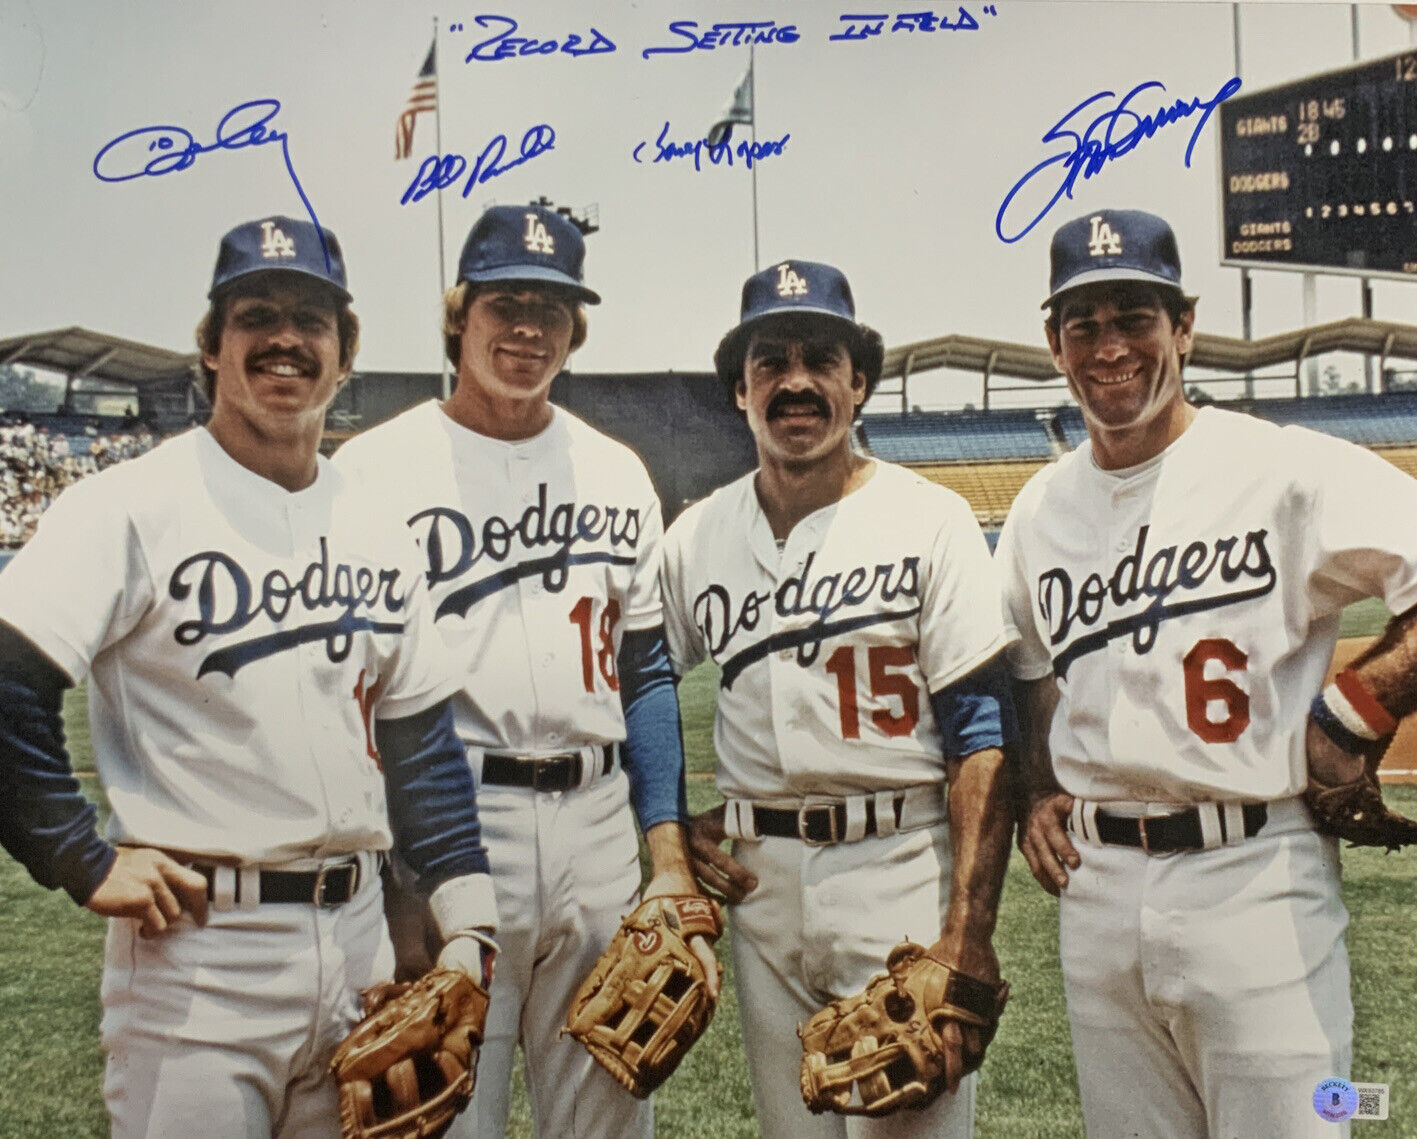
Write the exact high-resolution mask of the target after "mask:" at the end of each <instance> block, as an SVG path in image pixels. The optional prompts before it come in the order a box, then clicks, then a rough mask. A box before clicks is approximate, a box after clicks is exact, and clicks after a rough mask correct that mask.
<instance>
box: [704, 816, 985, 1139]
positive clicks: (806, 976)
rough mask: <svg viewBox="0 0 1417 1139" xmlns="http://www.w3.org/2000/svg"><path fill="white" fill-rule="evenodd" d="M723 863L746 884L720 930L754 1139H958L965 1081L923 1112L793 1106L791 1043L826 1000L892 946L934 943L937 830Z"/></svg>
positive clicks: (798, 846) (941, 907)
mask: <svg viewBox="0 0 1417 1139" xmlns="http://www.w3.org/2000/svg"><path fill="white" fill-rule="evenodd" d="M732 853H733V857H734V858H736V859H737V860H738V861H739V862H741V863H742V864H743V865H744V866H745V867H747V868H748V870H750V871H751V872H752V873H753V874H755V875H756V876H757V879H758V887H757V889H755V890H754V891H753V892H752V893H751V894H749V895H748V897H747V898H745V899H744V900H743V901H742V902H740V903H739V904H738V905H736V906H734V907H732V910H731V920H732V923H733V968H734V982H735V985H736V988H737V993H738V1008H739V1016H740V1018H741V1021H742V1031H743V1046H744V1049H745V1051H746V1052H747V1055H748V1074H749V1077H750V1078H751V1079H752V1083H753V1103H754V1105H755V1107H756V1108H757V1114H758V1124H759V1126H760V1127H761V1128H762V1132H763V1135H764V1136H765V1137H766V1139H888V1137H889V1139H915V1137H917V1136H937V1137H948V1139H969V1136H970V1135H972V1134H973V1131H974V1084H975V1077H974V1076H969V1077H967V1078H966V1079H965V1080H964V1082H963V1083H962V1084H961V1086H960V1089H959V1091H958V1092H957V1093H956V1094H955V1095H949V1094H945V1095H942V1096H941V1097H940V1098H939V1099H938V1100H936V1101H935V1102H934V1103H933V1104H931V1105H930V1107H928V1108H926V1109H925V1110H923V1111H900V1112H896V1113H895V1114H893V1115H888V1116H884V1117H882V1118H880V1119H867V1118H865V1117H864V1116H853V1117H847V1116H840V1115H832V1114H823V1115H813V1114H812V1113H811V1112H809V1111H808V1110H807V1108H806V1106H805V1105H804V1104H803V1102H802V1089H801V1070H802V1042H801V1040H800V1039H799V1038H798V1036H797V1026H798V1025H799V1024H804V1023H805V1022H806V1021H807V1020H808V1019H810V1018H811V1017H812V1015H813V1014H815V1013H816V1012H818V1011H819V1010H820V1009H822V1008H823V1007H824V1006H825V1005H827V1004H828V1003H829V1002H830V1001H832V1000H835V999H836V998H838V997H846V996H851V995H853V994H855V993H859V992H860V991H861V990H862V989H863V988H865V987H866V983H867V982H868V981H869V980H870V979H871V978H872V977H873V976H875V975H876V974H877V973H884V972H885V970H886V955H887V954H888V953H889V952H890V951H891V950H892V949H893V948H895V946H896V945H898V944H899V943H900V942H901V940H902V939H904V938H906V937H908V938H910V939H911V940H912V941H915V942H919V943H920V944H922V945H927V946H928V945H931V944H933V943H934V942H935V940H936V939H937V938H938V937H939V936H940V925H941V922H942V921H943V920H944V914H945V910H946V908H947V906H948V903H949V892H950V866H951V859H950V846H949V833H948V829H947V828H946V826H945V825H944V824H943V823H940V824H937V825H935V826H932V827H922V828H920V829H919V830H913V831H906V832H904V833H902V834H895V835H892V836H890V837H889V838H880V837H872V838H867V839H862V840H861V841H860V842H850V843H837V844H835V845H832V846H808V845H807V844H806V843H804V842H802V841H801V840H800V839H795V838H764V839H761V840H759V841H757V842H749V841H745V840H741V839H739V840H735V841H734V843H733V851H732Z"/></svg>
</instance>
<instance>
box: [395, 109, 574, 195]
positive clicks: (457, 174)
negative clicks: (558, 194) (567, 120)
mask: <svg viewBox="0 0 1417 1139" xmlns="http://www.w3.org/2000/svg"><path fill="white" fill-rule="evenodd" d="M555 146H556V132H555V131H554V130H552V129H551V128H550V127H549V126H547V125H546V124H545V123H538V124H537V125H536V126H534V127H529V128H528V129H527V132H526V133H525V134H524V135H522V141H521V147H520V150H519V152H518V154H517V157H515V158H512V159H509V160H508V161H505V162H504V161H503V159H504V158H505V157H506V154H507V136H506V135H504V134H499V135H496V136H494V137H493V138H492V140H491V141H490V142H489V143H488V144H487V145H486V146H484V147H483V148H482V153H481V154H479V155H478V156H477V158H476V159H475V160H474V161H473V164H472V169H471V171H470V172H468V174H467V183H466V185H464V186H463V188H462V196H463V197H464V198H465V197H467V196H468V195H469V194H470V193H472V190H473V187H474V186H479V185H481V184H482V183H484V182H490V181H491V180H492V179H493V178H496V177H497V176H498V175H499V174H505V173H506V172H507V171H508V170H515V169H516V168H517V167H518V166H520V165H521V164H522V163H523V162H530V161H531V160H532V159H533V158H535V157H536V156H537V155H539V154H545V153H546V152H547V151H548V150H552V149H554V148H555ZM467 170H468V165H467V159H466V158H464V157H463V156H462V155H461V154H443V155H438V154H430V155H429V156H428V157H427V158H425V159H424V160H423V164H422V165H421V166H419V168H418V173H417V174H415V175H414V176H413V181H412V182H410V183H409V184H408V189H407V190H405V191H404V192H403V197H401V198H400V199H399V205H401V206H406V205H408V204H409V203H411V202H419V201H422V200H423V199H424V198H426V197H427V196H428V195H429V194H431V193H433V191H434V190H441V189H443V188H444V187H447V186H451V185H452V184H453V183H454V182H456V181H457V180H458V179H459V178H461V177H462V176H463V173H464V172H465V171H467Z"/></svg>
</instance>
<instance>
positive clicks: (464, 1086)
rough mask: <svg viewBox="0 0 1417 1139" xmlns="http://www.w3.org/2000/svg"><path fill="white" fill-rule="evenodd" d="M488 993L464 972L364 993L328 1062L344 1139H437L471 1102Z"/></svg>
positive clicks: (444, 973)
mask: <svg viewBox="0 0 1417 1139" xmlns="http://www.w3.org/2000/svg"><path fill="white" fill-rule="evenodd" d="M487 1000H488V998H487V990H486V989H484V988H482V986H481V985H479V984H478V983H477V982H476V981H474V980H473V979H472V977H470V976H468V974H467V973H464V972H463V971H462V970H461V969H441V968H438V969H434V970H432V971H431V972H430V973H428V974H426V975H425V976H423V977H422V978H421V979H419V980H417V981H414V982H411V983H390V984H385V985H375V986H374V987H373V988H372V989H369V990H368V991H367V992H365V993H364V1019H363V1020H361V1021H360V1022H359V1023H358V1024H357V1025H355V1026H354V1030H353V1031H352V1032H351V1033H350V1034H349V1036H348V1037H346V1038H345V1041H344V1043H343V1044H341V1045H340V1046H339V1048H338V1049H337V1050H336V1051H335V1054H334V1058H333V1059H332V1060H331V1061H330V1071H331V1072H332V1073H333V1074H334V1077H335V1082H336V1084H338V1086H339V1114H340V1127H341V1129H342V1130H343V1132H344V1136H345V1139H436V1137H437V1136H440V1135H442V1134H444V1132H446V1131H447V1130H448V1128H449V1127H450V1126H451V1125H452V1122H453V1118H454V1117H455V1116H456V1115H457V1114H458V1112H460V1111H462V1110H463V1108H465V1107H467V1105H468V1102H469V1101H470V1100H471V1099H472V1089H473V1084H474V1081H475V1079H476V1073H477V1051H478V1049H479V1048H480V1047H481V1046H482V1035H483V1028H484V1026H485V1025H486V1023H487Z"/></svg>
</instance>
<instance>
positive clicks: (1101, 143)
mask: <svg viewBox="0 0 1417 1139" xmlns="http://www.w3.org/2000/svg"><path fill="white" fill-rule="evenodd" d="M1152 88H1156V89H1158V90H1161V91H1165V90H1166V87H1165V85H1164V84H1162V83H1160V82H1159V81H1157V80H1155V79H1153V80H1150V81H1149V82H1146V83H1138V84H1137V85H1136V86H1135V87H1133V88H1132V89H1131V90H1130V91H1128V92H1127V93H1126V94H1125V95H1124V96H1122V98H1121V100H1120V101H1119V102H1118V103H1117V105H1116V106H1115V107H1113V108H1112V109H1111V110H1108V111H1104V112H1103V113H1102V114H1100V115H1098V116H1097V117H1096V118H1095V119H1093V120H1092V122H1090V123H1089V124H1088V125H1087V129H1086V130H1085V131H1083V133H1082V134H1078V133H1077V131H1076V130H1073V129H1069V127H1070V124H1071V121H1072V118H1073V116H1074V115H1076V114H1077V113H1078V112H1079V111H1081V110H1083V109H1084V108H1085V107H1091V106H1092V105H1093V104H1094V103H1096V102H1098V101H1099V100H1103V99H1114V98H1116V93H1115V92H1113V91H1099V92H1098V93H1097V94H1096V95H1093V96H1091V97H1090V98H1087V99H1084V100H1083V101H1082V102H1081V103H1079V104H1078V105H1077V106H1076V107H1074V108H1073V109H1072V110H1070V111H1069V112H1068V113H1067V114H1065V115H1064V116H1063V117H1062V118H1061V119H1059V120H1058V121H1057V122H1056V123H1055V124H1053V126H1051V127H1050V128H1048V132H1047V133H1046V134H1045V135H1044V136H1043V139H1042V141H1043V142H1045V143H1051V142H1067V143H1068V144H1069V149H1066V150H1060V151H1058V152H1057V153H1056V154H1053V155H1051V156H1050V157H1048V158H1045V159H1044V160H1043V161H1042V162H1040V163H1039V164H1038V165H1037V166H1035V167H1034V168H1033V169H1032V170H1030V171H1029V172H1028V173H1027V174H1025V175H1024V176H1023V177H1022V178H1020V179H1019V180H1018V181H1017V182H1016V183H1014V187H1013V189H1011V190H1010V191H1009V192H1008V193H1007V194H1006V195H1005V196H1004V200H1003V202H1002V203H1001V204H1000V205H999V212H998V214H997V215H995V218H994V232H995V233H997V234H998V235H999V240H1000V241H1006V242H1015V241H1018V240H1019V239H1020V238H1021V237H1023V236H1024V235H1025V234H1027V233H1028V232H1029V230H1031V229H1032V228H1033V227H1034V226H1036V225H1037V224H1038V223H1039V222H1040V221H1042V220H1043V218H1044V217H1045V216H1046V215H1047V213H1048V211H1049V210H1051V209H1052V208H1053V207H1054V206H1055V205H1057V204H1058V199H1059V198H1061V197H1062V196H1063V195H1064V194H1066V195H1067V196H1068V197H1069V198H1072V196H1073V186H1074V184H1075V183H1076V182H1077V180H1078V178H1079V176H1081V177H1083V178H1091V177H1092V176H1093V175H1094V174H1098V173H1100V172H1101V171H1102V169H1103V167H1105V166H1106V165H1107V163H1108V162H1110V161H1112V160H1113V159H1115V158H1121V157H1122V156H1123V155H1125V154H1127V153H1129V152H1130V151H1132V150H1135V149H1136V148H1137V146H1139V145H1140V144H1141V143H1142V142H1143V141H1145V140H1146V139H1149V138H1151V137H1152V136H1153V135H1154V134H1156V132H1157V131H1159V130H1160V129H1161V128H1162V127H1165V126H1170V125H1171V124H1172V123H1174V122H1177V121H1179V120H1181V119H1185V118H1189V117H1191V116H1192V115H1194V114H1196V113H1197V112H1199V113H1200V118H1199V119H1197V120H1196V125H1195V127H1194V129H1193V130H1192V131H1191V140H1190V142H1189V143H1187V145H1186V165H1187V166H1190V164H1191V152H1192V151H1193V150H1194V149H1195V146H1196V139H1197V138H1198V137H1199V136H1200V133H1201V130H1202V129H1203V128H1204V127H1205V124H1206V123H1207V122H1208V121H1209V120H1210V116H1211V115H1212V114H1213V113H1214V111H1215V108H1216V107H1218V106H1220V104H1221V103H1223V102H1225V100H1226V99H1228V98H1230V96H1231V95H1233V94H1235V92H1236V91H1238V90H1240V80H1239V77H1238V76H1233V77H1231V78H1230V79H1227V80H1226V81H1225V82H1224V83H1223V84H1222V85H1221V87H1220V90H1218V91H1217V92H1216V93H1215V95H1214V97H1212V98H1210V99H1201V98H1191V99H1177V100H1175V101H1174V102H1173V103H1172V104H1171V105H1170V106H1164V107H1161V108H1160V109H1158V110H1156V111H1154V112H1152V113H1151V114H1145V115H1143V114H1138V113H1137V112H1136V111H1134V110H1132V109H1131V108H1130V107H1129V106H1128V105H1127V104H1128V103H1129V102H1130V101H1131V100H1132V98H1133V97H1134V96H1135V95H1138V94H1140V93H1141V92H1143V91H1148V90H1151V89H1152ZM1059 164H1061V165H1062V168H1063V180H1062V182H1061V183H1060V184H1059V186H1058V188H1057V189H1056V190H1054V191H1053V196H1052V197H1050V198H1049V199H1048V201H1047V203H1046V204H1045V205H1044V206H1043V208H1042V209H1041V210H1039V211H1038V212H1037V213H1036V214H1034V216H1033V217H1032V219H1031V220H1030V221H1029V222H1028V224H1027V225H1025V226H1024V227H1023V228H1022V229H1020V230H1019V231H1018V232H1017V233H1013V234H1009V233H1006V232H1005V230H1004V214H1005V213H1006V212H1008V209H1009V206H1010V205H1011V204H1012V203H1013V200H1014V198H1015V197H1017V196H1018V194H1019V193H1020V191H1022V190H1023V189H1024V187H1025V186H1027V185H1028V184H1029V183H1030V182H1031V181H1033V180H1034V179H1035V178H1036V177H1037V176H1038V175H1040V174H1042V173H1043V171H1045V170H1047V169H1048V168H1049V167H1050V166H1058V165H1059Z"/></svg>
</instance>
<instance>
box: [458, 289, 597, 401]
mask: <svg viewBox="0 0 1417 1139" xmlns="http://www.w3.org/2000/svg"><path fill="white" fill-rule="evenodd" d="M573 324H574V320H573V317H572V312H571V304H570V302H569V301H567V300H565V299H564V298H563V297H562V296H561V295H560V294H558V293H556V292H555V291H553V290H549V289H540V288H535V287H531V286H527V285H523V284H514V285H509V286H508V287H507V288H495V287H492V288H487V289H486V290H485V291H479V292H478V293H477V294H476V295H475V296H474V297H473V299H472V302H471V303H470V304H469V305H468V308H467V316H466V318H465V320H464V322H463V328H462V354H461V357H460V359H459V360H458V385H459V388H461V387H462V385H464V384H467V385H469V386H471V387H475V388H477V389H479V390H480V391H481V392H482V393H483V394H484V395H486V396H488V397H491V398H492V399H493V400H496V401H501V400H512V401H515V402H519V403H520V402H530V403H543V404H544V403H545V402H546V398H547V396H548V394H549V392H550V390H551V381H552V380H554V379H555V378H556V375H557V373H558V372H560V371H561V368H562V366H563V365H564V364H565V363H566V357H567V356H568V355H569V354H570V351H571V331H572V328H573Z"/></svg>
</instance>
